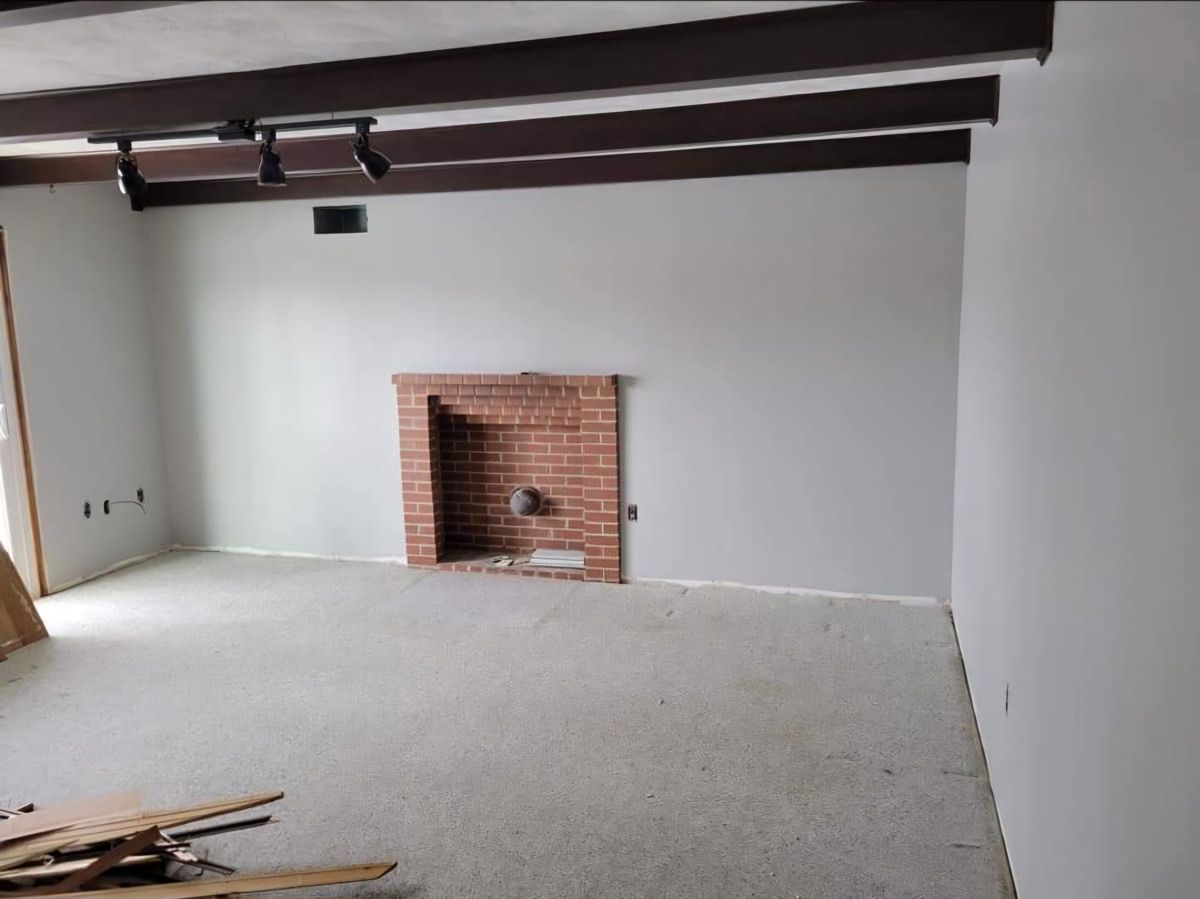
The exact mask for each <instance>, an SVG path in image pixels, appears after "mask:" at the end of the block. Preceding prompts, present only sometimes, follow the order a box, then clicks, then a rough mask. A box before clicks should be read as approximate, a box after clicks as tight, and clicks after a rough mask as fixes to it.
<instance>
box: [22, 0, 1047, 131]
mask: <svg viewBox="0 0 1200 899" xmlns="http://www.w3.org/2000/svg"><path fill="white" fill-rule="evenodd" d="M1052 13H1053V2H1051V0H973V2H970V3H965V2H957V0H889V2H870V3H846V4H835V5H832V6H818V7H809V8H805V9H798V10H788V11H784V12H775V13H761V14H757V15H747V16H733V17H728V18H719V19H710V20H706V21H700V22H684V23H678V24H673V25H662V26H656V27H652V28H631V29H626V30H623V31H608V32H602V33H598V34H585V35H574V36H570V37H560V38H550V39H544V40H534V41H521V42H516V43H509V44H493V45H488V46H481V47H469V48H462V49H455V50H443V51H436V52H429V53H413V54H406V55H401V56H386V57H373V58H369V59H358V60H344V61H340V62H329V63H318V64H312V65H302V66H289V67H285V68H277V69H264V70H259V71H252V72H234V73H229V74H223V75H204V76H198V77H194V78H177V79H168V80H162V81H147V82H136V83H130V84H121V85H110V86H107V87H95V88H80V89H70V90H59V91H46V92H37V93H31V94H12V95H7V96H0V139H8V140H16V139H32V138H35V137H36V138H47V137H64V136H80V135H84V134H95V133H99V132H111V131H132V130H145V129H161V128H173V127H178V126H180V125H188V124H196V123H217V122H224V121H229V120H235V119H251V118H252V119H259V118H269V117H280V116H301V115H319V114H322V113H338V112H347V111H352V110H382V109H394V108H411V107H420V106H430V105H439V104H475V103H494V102H497V101H503V100H513V99H528V98H532V97H562V96H587V95H595V94H597V93H628V92H631V91H644V90H655V89H665V88H669V87H674V86H679V85H701V84H702V85H713V84H721V83H736V82H746V81H756V80H758V81H761V80H777V79H780V78H786V77H802V76H807V77H811V76H813V75H816V74H831V73H848V72H862V71H882V70H891V69H897V68H919V67H924V66H929V65H940V64H947V63H963V62H980V61H988V60H1000V59H1014V58H1020V57H1034V56H1044V54H1045V53H1047V52H1048V51H1049V47H1050V36H1051V24H1050V21H1051V16H1052ZM133 50H134V48H132V47H131V52H133Z"/></svg>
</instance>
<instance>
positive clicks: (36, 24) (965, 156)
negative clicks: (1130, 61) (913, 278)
mask: <svg viewBox="0 0 1200 899" xmlns="http://www.w3.org/2000/svg"><path fill="white" fill-rule="evenodd" d="M14 6H15V8H14ZM811 7H825V8H823V9H811ZM1052 11H1053V0H1037V2H1028V0H993V2H991V3H986V4H978V5H976V4H963V3H958V2H953V0H936V2H929V0H909V2H897V3H867V2H849V3H842V2H834V3H830V2H822V0H817V2H813V0H678V2H662V0H571V2H567V0H456V2H450V0H409V2H396V0H380V2H365V0H303V2H301V0H275V2H229V0H202V2H187V0H142V2H134V0H68V2H45V3H42V4H40V5H34V6H32V7H28V6H26V7H22V6H21V5H20V4H15V5H14V4H4V3H2V2H0V58H3V59H4V61H5V65H4V66H3V67H2V68H0V184H3V185H9V186H17V185H23V184H24V185H29V184H63V183H73V182H86V181H98V180H109V179H110V178H111V177H112V171H111V169H112V160H111V156H112V154H113V153H114V151H115V146H116V144H117V143H118V142H117V141H116V138H115V137H114V135H141V136H135V137H133V138H132V142H134V143H137V144H138V146H137V148H136V149H137V150H138V151H139V156H140V163H134V162H133V161H132V160H130V159H128V158H126V160H125V162H126V163H131V164H133V165H135V166H137V165H139V164H140V165H141V171H142V172H144V173H146V178H145V179H143V180H142V181H141V187H140V188H136V185H135V187H134V188H131V190H135V193H136V192H138V191H140V194H138V196H134V195H133V194H131V203H133V205H134V209H135V210H140V209H141V208H143V207H142V205H138V204H139V203H143V202H144V198H145V197H146V196H149V197H150V199H151V200H153V202H152V203H151V205H178V204H187V203H193V202H240V201H242V200H245V199H254V200H259V199H268V198H270V197H268V196H266V195H265V194H263V193H262V192H261V191H259V190H258V189H257V187H256V186H255V184H254V175H255V169H256V167H257V165H258V162H257V160H258V157H259V155H261V154H260V153H259V152H258V147H257V146H256V144H255V141H256V140H261V139H262V138H263V136H264V135H267V137H266V140H267V143H265V144H264V146H266V147H267V148H268V149H269V148H270V147H271V146H272V145H271V144H270V141H271V140H273V139H274V138H273V136H270V134H269V132H270V127H271V126H273V125H275V124H281V125H282V124H284V123H289V122H295V121H296V120H297V119H298V118H299V119H307V120H310V121H312V122H313V123H314V124H315V123H316V122H317V121H320V122H321V127H320V128H319V129H305V130H304V132H303V134H302V135H299V136H295V137H293V134H292V133H290V132H289V133H284V132H282V131H281V132H280V136H281V141H280V144H279V152H281V153H282V154H283V155H284V156H286V157H287V159H288V160H289V172H290V173H291V174H295V175H297V176H299V178H298V180H297V181H296V182H295V183H293V184H291V185H290V190H289V191H288V195H289V196H291V195H299V193H304V192H306V191H307V193H308V194H311V195H312V196H313V197H317V196H325V195H332V194H329V192H330V191H342V193H345V191H347V190H349V191H351V192H354V191H361V190H362V185H361V184H360V183H359V180H355V179H361V173H358V172H357V169H356V165H355V162H354V156H353V155H352V154H351V153H350V151H349V150H348V149H347V146H348V141H347V140H346V138H347V127H348V124H347V119H348V118H350V117H355V118H361V117H364V116H374V117H375V118H376V119H377V120H378V122H377V124H375V125H374V127H373V129H372V137H373V143H374V145H375V146H376V147H378V146H379V144H382V145H383V147H382V150H381V151H380V152H383V153H384V154H385V155H386V156H387V157H389V158H391V159H392V164H393V165H394V167H395V168H396V170H397V172H398V174H397V175H395V176H393V177H391V178H389V179H387V180H385V181H382V182H380V184H381V185H382V186H375V182H376V181H377V180H378V178H371V182H370V183H371V184H372V185H373V187H372V190H373V192H375V193H378V192H409V191H424V190H477V189H484V190H486V189H497V188H502V187H514V186H515V187H523V186H547V185H551V184H579V183H607V182H611V181H638V180H661V179H663V178H668V179H669V178H688V177H719V176H724V175H729V174H752V173H763V172H779V171H805V170H811V169H823V168H845V167H858V166H864V165H865V166H871V165H911V164H922V163H935V162H947V161H951V162H967V161H969V158H970V132H969V131H968V130H967V129H969V128H971V127H972V126H973V125H975V124H979V123H983V122H994V121H995V120H996V111H997V109H998V93H997V92H998V84H999V82H998V79H997V77H995V76H997V75H998V74H999V73H1000V72H1001V70H1002V68H1003V67H1005V66H1007V65H1036V64H1037V60H1043V59H1044V58H1045V54H1046V53H1048V52H1049V49H1050V43H1051V35H1052V31H1051V22H1052ZM760 14H761V15H760ZM693 22H694V23H695V24H694V26H693V25H684V27H666V28H655V27H654V26H672V25H676V24H678V23H693ZM603 32H611V33H610V34H604V33H603ZM555 37H559V38H563V40H559V41H553V42H551V43H549V44H547V43H545V42H539V40H538V39H544V38H555ZM512 42H517V43H516V45H515V46H507V44H509V43H512ZM523 42H532V43H523ZM496 45H500V46H496ZM428 51H449V52H446V53H436V54H435V55H434V56H428V55H424V54H426V53H427V52H428ZM288 66H294V67H296V68H295V70H291V69H286V70H284V71H282V72H278V71H272V70H278V69H280V68H281V67H288ZM982 76H987V77H982ZM188 78H191V79H192V80H184V81H179V80H177V79H188ZM963 79H967V80H963ZM354 103H361V104H363V105H362V106H359V107H354V106H352V104H354ZM713 103H722V104H725V105H724V106H723V107H722V108H721V109H720V110H719V111H701V110H700V109H697V107H703V106H705V105H707V104H713ZM564 116H565V117H575V118H565V119H563V118H561V117H564ZM329 119H335V120H337V121H340V122H341V124H340V125H337V124H334V123H329V124H328V125H327V124H326V123H327V120H329ZM522 120H533V121H522ZM231 121H238V122H240V121H247V122H257V123H258V125H259V127H258V128H257V129H255V130H254V131H252V132H250V133H251V134H254V133H258V132H261V134H260V135H259V137H257V138H253V139H252V140H251V141H250V142H249V149H248V150H247V149H246V146H244V145H243V146H239V144H241V143H242V142H240V141H234V142H233V143H229V142H225V141H222V142H218V141H217V139H216V135H215V134H214V133H212V131H211V130H209V128H210V126H211V125H215V124H218V123H222V122H231ZM264 126H265V127H264ZM447 126H467V127H466V128H450V127H447ZM196 128H202V129H204V131H205V135H206V136H202V137H197V136H196V132H195V131H194V130H192V131H191V134H192V136H191V137H180V136H179V135H178V132H180V131H186V130H188V129H196ZM412 129H418V130H416V131H413V130H412ZM145 132H169V133H170V135H171V137H170V139H168V140H163V141H161V142H160V141H158V140H156V139H155V138H154V137H152V136H150V135H148V134H144V133H145ZM937 132H945V133H944V134H939V133H937ZM86 135H93V136H94V137H93V140H96V141H97V142H96V143H95V144H89V143H87V142H86V141H85V140H84V139H83V138H84V137H85V136H86ZM96 135H99V137H95V136H96ZM128 141H129V138H123V139H122V141H120V142H119V143H121V144H122V145H123V146H124V150H125V152H128V149H129V148H128V146H127V143H128ZM147 144H149V146H147ZM196 144H207V146H196ZM359 149H360V150H362V149H363V147H362V146H360V148H359ZM358 152H359V151H358V150H356V151H355V153H358ZM366 152H368V153H369V152H371V151H366ZM375 155H376V156H378V155H379V153H378V152H377V153H376V154H375ZM101 157H103V158H101ZM364 166H365V163H364ZM134 175H135V176H137V177H140V175H138V172H137V170H136V169H135V171H134ZM123 177H124V178H125V180H129V179H128V177H125V176H123ZM148 181H150V182H153V190H151V191H149V194H147V183H148ZM122 183H123V186H124V183H125V182H124V181H123V182H122ZM247 185H249V187H250V190H249V192H247V191H246V187H247ZM338 195H341V194H338ZM272 196H275V197H280V196H282V195H281V194H274V195H272ZM139 197H141V199H139Z"/></svg>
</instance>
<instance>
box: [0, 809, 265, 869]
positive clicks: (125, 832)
mask: <svg viewBox="0 0 1200 899" xmlns="http://www.w3.org/2000/svg"><path fill="white" fill-rule="evenodd" d="M282 798H283V794H282V793H257V794H254V795H252V796H244V797H240V798H238V799H227V800H223V801H221V802H210V803H208V804H206V805H197V806H191V807H188V808H182V809H168V810H165V811H158V812H142V813H141V814H136V815H131V816H128V817H125V818H120V819H115V820H112V821H107V822H100V823H94V822H80V823H79V824H76V825H73V826H71V827H64V828H60V829H58V830H55V831H51V832H50V833H47V834H43V835H40V836H34V837H28V838H25V839H20V840H11V841H7V842H3V843H0V870H2V869H4V868H8V867H11V866H12V865H13V864H14V863H15V860H17V859H21V858H25V857H28V856H29V855H30V853H33V854H34V855H37V854H39V852H40V853H45V852H52V851H55V847H57V848H66V847H70V846H81V845H88V844H93V843H101V842H104V841H106V840H119V839H122V838H124V837H128V836H131V835H132V834H135V833H137V832H139V831H142V830H145V829H146V828H147V827H151V826H155V827H159V828H162V829H165V828H168V827H177V826H178V825H180V824H188V823H190V822H192V821H200V820H202V819H204V818H215V817H217V816H218V815H228V814H232V813H233V812H241V811H245V810H246V809H248V808H254V807H255V806H259V805H266V804H267V803H269V802H275V801H276V800H278V799H282Z"/></svg>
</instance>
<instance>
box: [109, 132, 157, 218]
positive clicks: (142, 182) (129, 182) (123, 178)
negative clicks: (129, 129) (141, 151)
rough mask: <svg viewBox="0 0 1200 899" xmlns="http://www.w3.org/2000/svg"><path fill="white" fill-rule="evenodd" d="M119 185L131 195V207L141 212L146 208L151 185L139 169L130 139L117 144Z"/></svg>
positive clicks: (124, 191) (128, 195) (126, 194)
mask: <svg viewBox="0 0 1200 899" xmlns="http://www.w3.org/2000/svg"><path fill="white" fill-rule="evenodd" d="M117 150H118V155H117V187H119V188H120V189H121V193H123V194H125V196H127V197H129V208H130V209H132V210H133V211H134V212H141V211H142V210H143V209H145V208H146V194H148V193H149V192H150V191H149V187H148V186H147V185H146V179H145V178H144V177H143V176H142V173H141V172H139V171H138V167H137V157H136V156H134V155H133V152H132V151H133V146H132V144H130V142H129V141H121V142H120V143H119V144H117Z"/></svg>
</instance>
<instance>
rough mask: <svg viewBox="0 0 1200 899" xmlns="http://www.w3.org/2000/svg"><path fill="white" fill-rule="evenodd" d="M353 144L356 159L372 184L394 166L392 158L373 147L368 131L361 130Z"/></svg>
mask: <svg viewBox="0 0 1200 899" xmlns="http://www.w3.org/2000/svg"><path fill="white" fill-rule="evenodd" d="M351 146H352V147H354V161H355V162H357V163H358V165H359V168H361V169H362V172H363V174H364V175H366V176H367V180H368V181H370V182H371V183H372V184H374V183H375V182H376V181H378V180H379V179H380V178H382V177H383V176H384V175H386V174H387V172H388V169H390V168H391V167H392V161H391V160H390V159H388V158H387V157H386V156H384V155H383V154H382V153H380V152H379V151H378V150H372V149H371V142H370V138H369V137H368V136H367V132H366V131H359V133H358V136H357V137H356V138H354V142H353V143H352V144H351Z"/></svg>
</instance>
